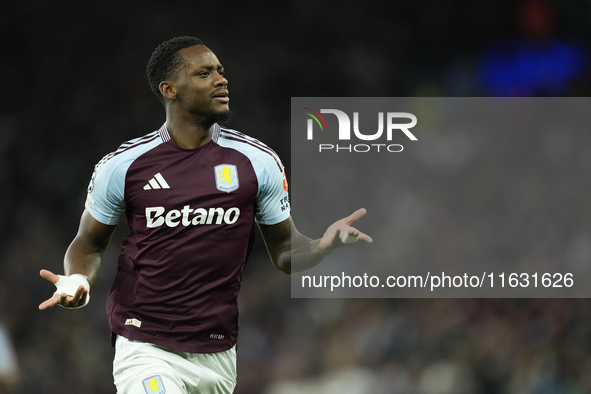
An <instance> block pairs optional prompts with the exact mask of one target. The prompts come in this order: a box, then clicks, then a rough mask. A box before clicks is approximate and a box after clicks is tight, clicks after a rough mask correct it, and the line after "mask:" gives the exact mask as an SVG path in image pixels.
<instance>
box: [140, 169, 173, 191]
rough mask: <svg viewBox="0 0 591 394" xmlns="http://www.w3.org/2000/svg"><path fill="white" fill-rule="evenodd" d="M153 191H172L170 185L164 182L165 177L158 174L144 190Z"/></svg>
mask: <svg viewBox="0 0 591 394" xmlns="http://www.w3.org/2000/svg"><path fill="white" fill-rule="evenodd" d="M152 189H170V186H168V183H166V181H165V180H164V177H163V176H162V175H161V174H160V173H158V174H156V175H154V178H152V179H150V182H148V184H147V185H146V186H144V190H152Z"/></svg>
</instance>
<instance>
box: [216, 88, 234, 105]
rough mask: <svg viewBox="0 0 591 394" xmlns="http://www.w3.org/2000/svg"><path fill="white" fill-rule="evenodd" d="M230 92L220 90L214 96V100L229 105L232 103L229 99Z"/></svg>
mask: <svg viewBox="0 0 591 394" xmlns="http://www.w3.org/2000/svg"><path fill="white" fill-rule="evenodd" d="M228 95H229V92H228V91H227V90H219V91H217V92H215V93H214V94H213V95H212V98H213V99H214V100H216V101H220V102H222V103H227V102H229V101H230V98H229V97H228Z"/></svg>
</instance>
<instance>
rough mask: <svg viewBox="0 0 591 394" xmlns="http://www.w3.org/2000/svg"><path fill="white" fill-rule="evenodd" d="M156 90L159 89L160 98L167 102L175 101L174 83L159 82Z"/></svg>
mask: <svg viewBox="0 0 591 394" xmlns="http://www.w3.org/2000/svg"><path fill="white" fill-rule="evenodd" d="M158 89H160V94H161V95H162V97H165V98H167V99H169V100H174V99H176V87H175V86H174V82H172V81H162V82H160V85H158Z"/></svg>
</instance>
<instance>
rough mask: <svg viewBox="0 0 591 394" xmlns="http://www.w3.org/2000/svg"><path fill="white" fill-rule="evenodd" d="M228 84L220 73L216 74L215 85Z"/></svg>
mask: <svg viewBox="0 0 591 394" xmlns="http://www.w3.org/2000/svg"><path fill="white" fill-rule="evenodd" d="M227 84H228V80H227V79H226V78H225V77H224V76H223V75H221V74H218V76H217V78H216V81H215V85H216V86H225V85H227Z"/></svg>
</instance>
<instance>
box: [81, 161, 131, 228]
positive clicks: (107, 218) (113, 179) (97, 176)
mask: <svg viewBox="0 0 591 394" xmlns="http://www.w3.org/2000/svg"><path fill="white" fill-rule="evenodd" d="M103 160H104V159H103ZM124 182H125V173H124V169H123V168H121V166H118V165H117V162H115V161H106V162H103V161H101V162H99V163H98V164H97V165H96V166H95V167H94V172H93V174H92V178H91V179H90V184H89V185H88V194H87V196H86V203H85V207H86V209H87V210H88V212H89V213H90V214H91V215H92V217H94V218H95V219H96V220H98V221H99V222H101V223H103V224H107V225H115V224H117V223H118V222H119V219H120V218H121V216H122V215H123V213H124V212H125V209H126V204H125V200H124V198H123V196H124V189H125V187H124Z"/></svg>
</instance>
